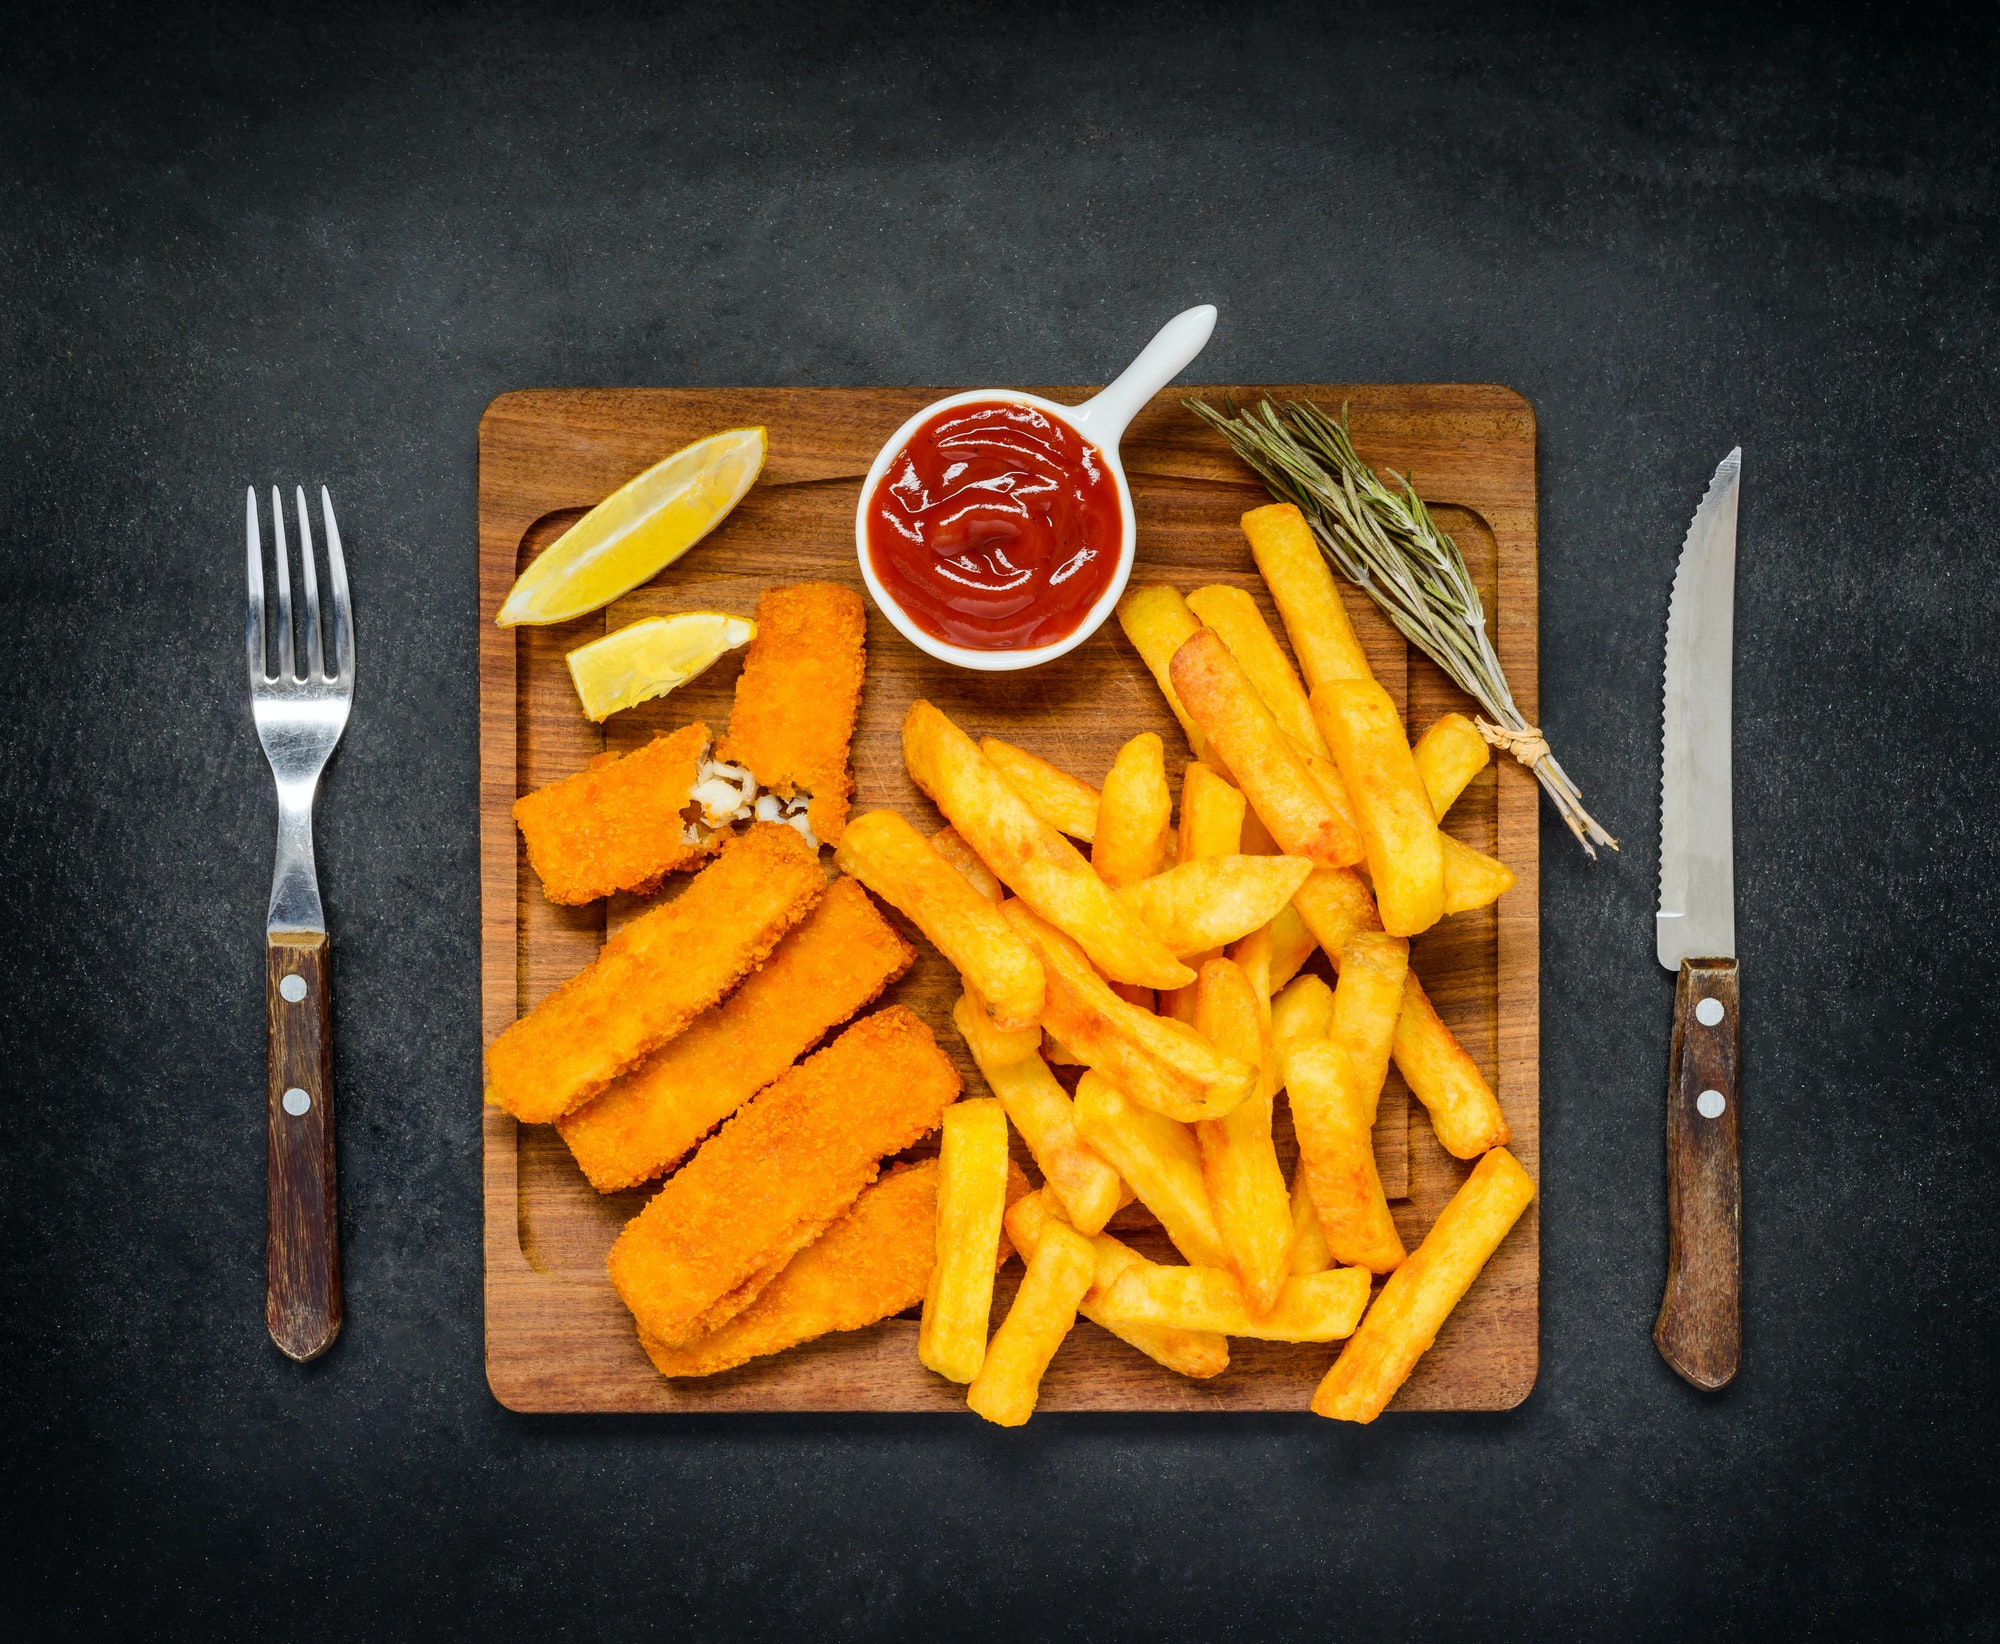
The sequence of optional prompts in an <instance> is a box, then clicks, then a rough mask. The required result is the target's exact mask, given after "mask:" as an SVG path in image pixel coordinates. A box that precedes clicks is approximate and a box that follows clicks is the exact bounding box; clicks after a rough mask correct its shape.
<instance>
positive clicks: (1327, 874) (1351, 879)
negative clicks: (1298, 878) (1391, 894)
mask: <svg viewBox="0 0 2000 1644" xmlns="http://www.w3.org/2000/svg"><path fill="white" fill-rule="evenodd" d="M1292 907H1293V908H1294V909H1295V910H1296V911H1297V913H1298V915H1299V918H1300V919H1301V921H1303V922H1304V924H1305V927H1306V929H1307V930H1309V931H1310V932H1312V936H1313V940H1314V941H1316V942H1317V943H1319V945H1320V946H1321V947H1322V948H1324V949H1325V950H1326V956H1327V958H1329V959H1331V960H1332V961H1333V965H1334V969H1336V970H1338V969H1339V968H1340V950H1341V949H1342V948H1344V947H1346V946H1347V942H1348V938H1349V937H1351V936H1353V935H1354V933H1355V932H1356V931H1361V930H1380V929H1381V928H1382V916H1381V915H1380V914H1379V913H1377V912H1376V911H1375V898H1374V896H1373V894H1372V893H1371V892H1370V891H1369V889H1368V887H1367V885H1366V884H1364V883H1363V882H1362V878H1361V875H1360V874H1358V873H1356V872H1355V871H1354V870H1353V869H1352V868H1315V869H1314V870H1313V873H1312V877H1311V878H1309V879H1307V880H1306V882H1305V883H1304V884H1303V885H1301V886H1300V887H1299V888H1298V892H1297V894H1295V895H1294V896H1293V897H1292Z"/></svg>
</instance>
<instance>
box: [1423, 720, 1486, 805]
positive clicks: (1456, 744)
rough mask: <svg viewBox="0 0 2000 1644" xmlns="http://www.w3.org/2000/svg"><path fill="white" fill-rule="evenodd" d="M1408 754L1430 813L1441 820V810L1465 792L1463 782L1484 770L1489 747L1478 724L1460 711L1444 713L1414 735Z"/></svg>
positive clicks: (1468, 780) (1464, 783)
mask: <svg viewBox="0 0 2000 1644" xmlns="http://www.w3.org/2000/svg"><path fill="white" fill-rule="evenodd" d="M1410 757H1411V758H1413V759H1414V760H1416V762H1417V775H1419V776H1420V777H1422V778H1423V782H1424V792H1425V793H1426V794H1427V795H1428V796H1429V798H1430V802H1431V811H1432V814H1434V815H1435V816H1436V817H1437V819H1438V820H1439V821H1440V822H1442V821H1443V820H1444V813H1445V812H1446V811H1448V810H1450V809H1451V807H1452V805H1453V804H1454V803H1455V802H1456V801H1457V799H1458V796H1459V795H1460V794H1462V793H1464V792H1465V785H1466V784H1467V783H1468V782H1470V781H1471V780H1472V779H1473V778H1474V777H1475V776H1477V775H1478V774H1479V773H1480V772H1481V771H1483V770H1485V769H1486V766H1487V764H1488V762H1489V761H1490V760H1491V759H1492V758H1493V750H1492V749H1490V748H1489V747H1487V745H1486V738H1485V737H1483V736H1481V735H1480V734H1479V727H1478V726H1476V725H1474V724H1473V723H1472V721H1471V720H1469V719H1467V718H1466V717H1465V715H1464V714H1444V715H1441V716H1440V717H1439V718H1438V719H1437V720H1435V721H1434V722H1433V723H1432V725H1431V728H1430V729H1429V730H1427V731H1425V732H1424V734H1423V735H1422V736H1420V737H1418V738H1417V744H1416V746H1415V747H1413V748H1412V749H1411V750H1410Z"/></svg>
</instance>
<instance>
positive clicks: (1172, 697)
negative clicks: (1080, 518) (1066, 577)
mask: <svg viewBox="0 0 2000 1644" xmlns="http://www.w3.org/2000/svg"><path fill="white" fill-rule="evenodd" d="M1118 626H1119V627H1121V628H1123V629H1124V630H1125V637H1126V638H1127V639H1129V640H1130V641H1131V642H1132V648H1133V649H1134V650H1135V651H1137V652H1138V653H1139V657H1140V660H1141V661H1143V662H1144V663H1145V664H1146V666H1147V667H1148V668H1150V669H1151V670H1152V673H1153V678H1154V679H1155V680H1157V681H1158V682H1159V686H1160V694H1161V695H1162V696H1164V697H1165V698H1166V699H1167V706H1168V707H1169V708H1171V709H1173V711H1174V718H1176V719H1178V720H1179V721H1180V722H1181V729H1182V730H1183V731H1184V732H1186V733H1187V739H1188V748H1189V750H1190V751H1191V752H1192V753H1193V754H1194V756H1195V758H1196V759H1206V758H1207V757H1208V738H1207V737H1205V736H1203V735H1202V733H1201V727H1200V726H1199V725H1197V724H1196V723H1195V722H1194V720H1193V719H1192V718H1190V717H1189V715H1188V711H1187V707H1186V705H1185V704H1184V703H1182V701H1181V699H1180V693H1179V692H1177V691H1176V690H1175V689H1174V680H1173V671H1172V663H1173V660H1174V652H1176V651H1178V650H1179V649H1180V648H1181V647H1182V646H1183V645H1185V644H1186V643H1187V641H1188V638H1189V636H1190V635H1192V634H1194V633H1196V632H1198V631H1199V630H1200V628H1201V623H1200V621H1199V620H1198V619H1197V618H1196V616H1195V614H1194V612H1192V611H1190V610H1189V609H1188V607H1187V601H1186V600H1184V599H1182V598H1181V596H1180V590H1179V589H1177V588H1171V587H1169V586H1168V585H1167V584H1165V583H1163V582H1156V583H1151V584H1149V585H1148V586H1146V587H1143V588H1131V589H1128V590H1127V591H1126V593H1125V596H1124V598H1122V599H1121V600H1119V601H1118Z"/></svg>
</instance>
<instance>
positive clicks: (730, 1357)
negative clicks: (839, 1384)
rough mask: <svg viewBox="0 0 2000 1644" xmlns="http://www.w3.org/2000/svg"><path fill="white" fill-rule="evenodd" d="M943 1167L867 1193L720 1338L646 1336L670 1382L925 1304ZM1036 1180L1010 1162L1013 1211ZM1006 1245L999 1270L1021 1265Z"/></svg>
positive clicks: (643, 1341) (912, 1170)
mask: <svg viewBox="0 0 2000 1644" xmlns="http://www.w3.org/2000/svg"><path fill="white" fill-rule="evenodd" d="M937 1175H938V1162H937V1160H935V1159H925V1160H924V1161H923V1162H922V1163H921V1164H914V1165H902V1166H899V1167H898V1168H896V1169H895V1170H892V1171H891V1172H890V1173H889V1174H888V1175H886V1176H884V1177H883V1178H882V1179H881V1180H880V1181H879V1182H877V1183H876V1184H875V1185H874V1186H873V1187H869V1188H864V1189H863V1190H862V1193H861V1197H860V1198H858V1199H856V1200H855V1201H854V1208H853V1209H851V1210H849V1211H848V1212H847V1214H846V1215H844V1216H842V1217H841V1218H840V1220H838V1221H837V1222H835V1223H834V1224H833V1225H832V1226H831V1227H829V1228H828V1229H827V1230H826V1231H825V1232H824V1233H822V1234H821V1235H820V1236H819V1237H818V1238H817V1239H815V1240H814V1241H813V1242H812V1243H811V1244H809V1245H807V1246H806V1247H805V1249H803V1250H801V1251H800V1252H799V1253H798V1254H797V1255H796V1256H794V1257H793V1258H792V1259H791V1260H790V1261H789V1262H787V1263H786V1264H785V1270H784V1271H783V1272H782V1273H780V1274H779V1275H778V1276H777V1277H776V1278H775V1279H773V1280H772V1281H771V1283H770V1284H769V1286H768V1287H766V1289H765V1291H764V1293H763V1294H762V1295H761V1296H759V1297H758V1298H757V1299H756V1301H754V1302H752V1303H751V1304H750V1306H749V1307H747V1308H745V1309H744V1310H743V1311H742V1312H741V1313H739V1314H737V1315H736V1317H735V1318H733V1319H731V1320H730V1321H729V1322H728V1323H727V1324H725V1325H724V1326H722V1328H721V1329H719V1330H716V1331H712V1332H711V1333H710V1334H708V1335H706V1336H702V1337H700V1338H699V1339H697V1340H695V1341H691V1342H689V1343H688V1344H687V1345H686V1346H685V1347H669V1346H668V1345H667V1344H666V1343H665V1342H663V1341H661V1340H660V1339H659V1337H657V1336H651V1335H648V1334H647V1333H646V1332H645V1330H643V1329H641V1330H640V1332H639V1345H640V1346H641V1347H643V1348H645V1350H646V1356H647V1357H648V1358H650V1359H651V1360H652V1361H653V1367H654V1368H655V1369H656V1370H658V1371H659V1372H660V1374H661V1375H663V1376H712V1375H715V1374H716V1373H717V1372H718V1371H722V1370H733V1369H735V1368H736V1366H737V1365H739V1364H742V1363H745V1362H746V1361H747V1360H750V1359H754V1358H761V1357H762V1356H764V1355H765V1354H767V1353H782V1352H784V1350H785V1349H786V1348H788V1347H796V1346H798V1345H799V1343H800V1342H806V1341H811V1340H813V1339H814V1338H815V1337H817V1336H825V1335H831V1334H832V1333H833V1332H834V1331H836V1330H860V1329H863V1328H864V1327H866V1326H868V1325H871V1324H878V1323H880V1322H881V1321H882V1320H883V1319H886V1318H891V1317H893V1316H894V1315H895V1314H897V1313H900V1312H902V1311H903V1310H904V1309H905V1308H907V1307H915V1306H916V1305H917V1303H919V1302H920V1301H922V1300H923V1299H924V1292H925V1290H926V1289H928V1288H929V1286H930V1282H931V1264H932V1262H934V1261H935V1260H936V1258H937ZM1029 1191H1030V1188H1029V1186H1028V1178H1027V1176H1026V1175H1024V1174H1023V1173H1022V1170H1021V1167H1020V1166H1019V1165H1017V1164H1015V1163H1014V1161H1013V1160H1011V1159H1009V1160H1008V1161H1007V1202H1008V1203H1009V1204H1010V1205H1011V1204H1012V1203H1013V1202H1014V1201H1015V1200H1016V1199H1019V1198H1023V1197H1025V1196H1026V1195H1027V1194H1028V1193H1029ZM1013 1253H1014V1250H1013V1246H1012V1245H1011V1244H1009V1243H1008V1241H1007V1235H1006V1234H1005V1233H1004V1232H1003V1233H1002V1234H1001V1235H1000V1262H1001V1263H1003V1264H1004V1263H1005V1262H1006V1260H1007V1258H1008V1257H1009V1256H1011V1255H1013Z"/></svg>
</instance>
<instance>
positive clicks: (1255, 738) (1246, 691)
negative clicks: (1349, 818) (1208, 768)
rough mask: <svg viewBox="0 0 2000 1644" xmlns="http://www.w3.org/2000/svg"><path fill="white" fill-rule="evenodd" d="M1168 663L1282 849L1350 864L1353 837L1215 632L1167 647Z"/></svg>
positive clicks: (1356, 843) (1355, 846) (1323, 863)
mask: <svg viewBox="0 0 2000 1644" xmlns="http://www.w3.org/2000/svg"><path fill="white" fill-rule="evenodd" d="M1170 669H1171V672H1172V675H1173V681H1174V688H1175V689H1176V690H1178V691H1179V692H1180V694H1181V701H1182V703H1183V704H1184V705H1185V706H1186V708H1187V711H1188V712H1189V713H1191V714H1192V715H1194V718H1195V722H1196V723H1197V724H1199V725H1200V726H1201V728H1202V731H1203V733H1204V734H1205V735H1206V736H1207V737H1208V739H1209V741H1210V743H1211V744H1212V745H1213V746H1214V749H1215V752H1216V754H1217V755H1218V756H1219V757H1220V758H1221V759H1222V761H1223V762H1224V763H1225V764H1226V765H1227V766H1228V767H1229V770H1230V774H1231V775H1232V776H1233V777H1234V778H1235V779H1236V785H1237V786H1238V787H1240V788H1241V789H1242V790H1243V797H1244V798H1245V799H1247V800H1248V801H1249V802H1250V808H1251V809H1252V810H1254V811H1255V812H1256V813H1257V815H1258V817H1259V818H1260V819H1261V820H1262V821H1263V823H1264V826H1265V827H1267V828H1268V829H1270V831H1271V837H1272V838H1273V839H1275V840H1276V841H1277V842H1278V844H1279V845H1280V846H1282V847H1283V848H1284V850H1285V852H1286V854H1288V855H1291V856H1303V857H1305V858H1306V859H1307V860H1309V861H1311V862H1313V863H1314V864H1315V865H1317V866H1320V867H1328V868H1337V867H1343V866H1345V865H1346V864H1347V863H1350V862H1358V861H1359V860H1360V859H1361V856H1362V851H1363V843H1362V840H1361V838H1360V836H1359V835H1357V834H1356V833H1354V832H1353V831H1352V830H1351V829H1348V828H1345V827H1343V826H1342V825H1341V819H1340V816H1339V815H1338V813H1337V812H1335V810H1334V808H1333V806H1332V805H1331V804H1329V803H1328V801H1327V797H1326V794H1325V792H1324V790H1323V789H1322V788H1321V787H1320V785H1319V783H1318V782H1317V781H1316V780H1315V779H1314V777H1313V774H1312V771H1311V770H1310V769H1309V768H1308V767H1307V765H1306V762H1305V760H1304V759H1303V758H1301V757H1300V755H1299V752H1298V750H1297V749H1296V748H1295V747H1293V746H1292V744H1291V742H1290V740H1289V739H1288V738H1287V737H1286V736H1285V733H1284V732H1283V731H1282V730H1280V729H1279V728H1278V722H1277V720H1275V719H1274V718H1272V717H1271V710H1270V709H1269V708H1267V707H1265V706H1264V704H1263V702H1262V701H1261V700H1260V699H1259V697H1258V695H1257V693H1256V691H1255V690H1253V689H1252V688H1251V685H1250V681H1249V679H1248V678H1247V677H1246V676H1245V674H1244V672H1243V670H1242V669H1241V668H1240V667H1238V666H1237V663H1236V659H1235V658H1234V657H1233V656H1231V655H1230V654H1229V647H1228V646H1226V645H1224V644H1223V643H1222V640H1221V639H1220V637H1218V636H1217V635H1216V634H1215V632H1214V631H1213V630H1212V629H1208V628H1203V629H1201V630H1200V631H1199V632H1198V633H1196V634H1194V635H1192V636H1191V637H1190V638H1189V639H1188V641H1187V643H1186V644H1185V645H1183V646H1182V647H1181V648H1180V649H1179V650H1178V651H1176V652H1175V653H1174V659H1173V662H1172V663H1171V665H1170ZM1349 786H1350V787H1351V786H1352V784H1349Z"/></svg>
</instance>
